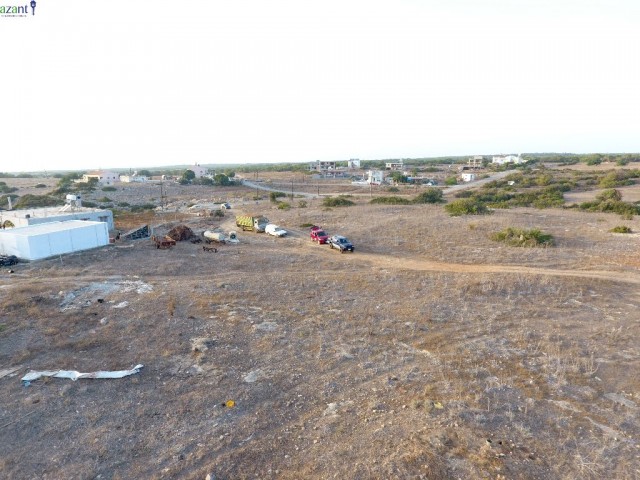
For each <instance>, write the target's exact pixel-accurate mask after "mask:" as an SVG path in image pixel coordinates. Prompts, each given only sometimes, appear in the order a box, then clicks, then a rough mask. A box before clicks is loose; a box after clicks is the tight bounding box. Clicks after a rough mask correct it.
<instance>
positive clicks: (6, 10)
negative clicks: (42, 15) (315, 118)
mask: <svg viewBox="0 0 640 480" xmlns="http://www.w3.org/2000/svg"><path fill="white" fill-rule="evenodd" d="M29 7H31V15H35V14H36V0H31V3H29V5H0V16H1V17H26V16H27V15H28V13H29Z"/></svg>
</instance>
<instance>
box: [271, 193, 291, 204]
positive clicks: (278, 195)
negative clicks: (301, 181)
mask: <svg viewBox="0 0 640 480" xmlns="http://www.w3.org/2000/svg"><path fill="white" fill-rule="evenodd" d="M286 196H287V194H286V193H284V192H270V193H269V200H271V201H272V202H273V203H277V202H278V198H281V197H286Z"/></svg>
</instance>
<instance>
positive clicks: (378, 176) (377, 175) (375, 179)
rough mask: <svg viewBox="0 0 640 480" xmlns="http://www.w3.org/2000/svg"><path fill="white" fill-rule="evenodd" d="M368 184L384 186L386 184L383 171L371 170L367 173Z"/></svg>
mask: <svg viewBox="0 0 640 480" xmlns="http://www.w3.org/2000/svg"><path fill="white" fill-rule="evenodd" d="M367 183H368V184H369V185H382V184H383V183H384V172H383V171H382V170H369V171H368V172H367Z"/></svg>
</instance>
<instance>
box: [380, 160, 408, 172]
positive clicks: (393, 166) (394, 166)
mask: <svg viewBox="0 0 640 480" xmlns="http://www.w3.org/2000/svg"><path fill="white" fill-rule="evenodd" d="M384 168H385V169H386V170H402V169H403V168H404V162H403V161H402V160H400V161H399V162H385V164H384Z"/></svg>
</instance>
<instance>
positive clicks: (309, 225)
mask: <svg viewBox="0 0 640 480" xmlns="http://www.w3.org/2000/svg"><path fill="white" fill-rule="evenodd" d="M314 225H315V223H302V224H300V228H311V227H313V226H314Z"/></svg>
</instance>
